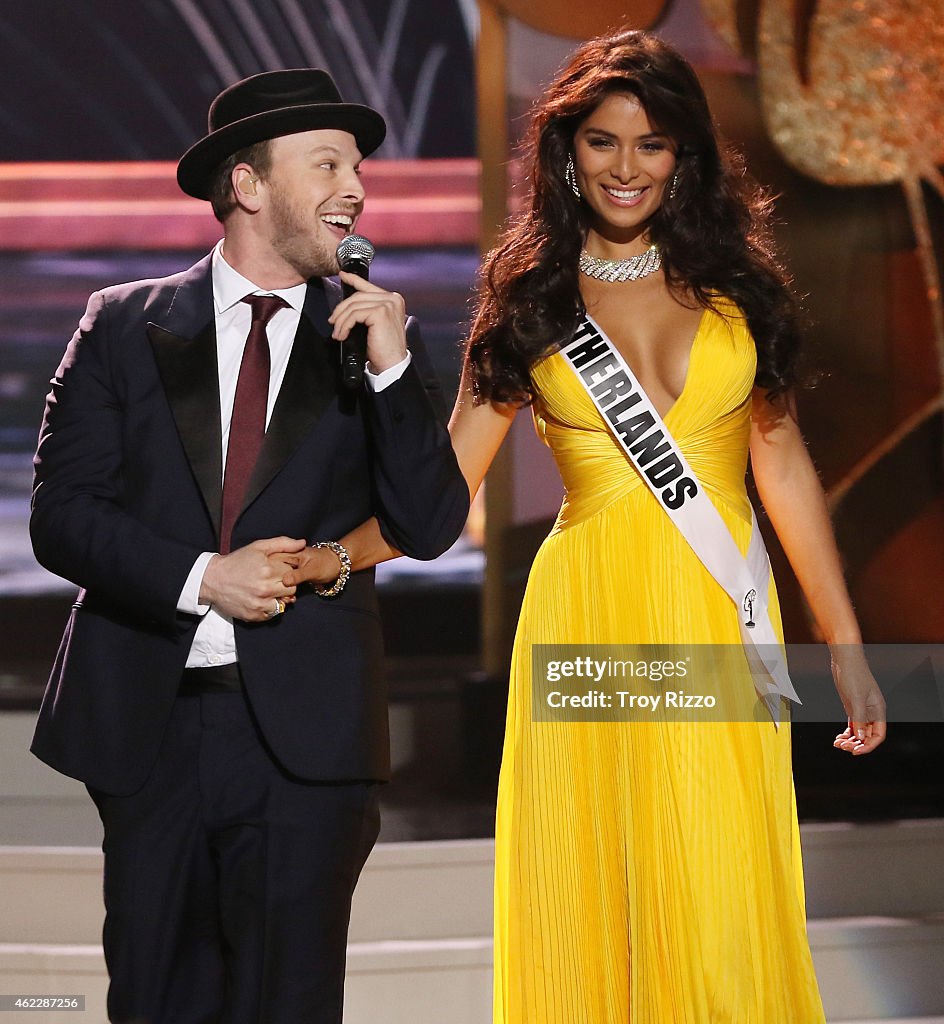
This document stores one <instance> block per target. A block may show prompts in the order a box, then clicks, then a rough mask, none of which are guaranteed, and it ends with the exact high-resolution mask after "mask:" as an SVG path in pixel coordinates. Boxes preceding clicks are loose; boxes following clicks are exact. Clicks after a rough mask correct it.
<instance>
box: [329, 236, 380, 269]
mask: <svg viewBox="0 0 944 1024" xmlns="http://www.w3.org/2000/svg"><path fill="white" fill-rule="evenodd" d="M337 256H338V264H339V265H340V267H341V269H342V270H343V269H345V268H346V267H347V266H348V264H350V263H362V264H363V265H364V266H366V267H369V266H370V261H371V260H372V259H373V258H374V247H373V246H372V245H371V244H370V242H369V241H368V240H367V239H366V238H365V237H364V236H363V235H345V236H344V238H342V239H341V243H340V245H339V246H338V253H337Z"/></svg>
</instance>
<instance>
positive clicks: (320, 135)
mask: <svg viewBox="0 0 944 1024" xmlns="http://www.w3.org/2000/svg"><path fill="white" fill-rule="evenodd" d="M360 162H361V153H360V150H359V149H358V148H357V143H356V142H355V141H354V136H353V135H351V134H350V133H349V132H345V131H340V130H339V129H333V128H331V129H320V130H318V131H310V132H299V133H298V134H297V135H285V136H282V137H281V138H277V139H273V140H272V148H271V169H270V171H269V174H268V176H267V178H266V181H265V189H266V195H267V199H268V202H267V204H266V212H267V214H268V227H269V233H270V234H269V243H270V245H271V246H272V249H273V250H274V251H275V252H276V253H278V255H279V256H281V257H282V259H283V260H285V262H286V263H288V264H289V265H290V266H291V267H292V268H293V269H294V270H295V271H297V273H298V274H299V275H300V276H301V277H302V278H304V279H306V280H307V279H308V278H310V277H324V276H325V275H329V274H336V273H337V272H338V261H337V257H336V255H335V254H336V250H337V247H338V243H339V242H340V241H341V239H342V238H344V236H345V235H349V234H350V233H351V232H352V231H353V230H354V225H355V224H356V222H357V218H358V217H359V216H360V214H361V211H362V210H363V207H364V189H363V186H362V185H361V181H360V177H359V175H360Z"/></svg>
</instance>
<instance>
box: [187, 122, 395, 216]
mask: <svg viewBox="0 0 944 1024" xmlns="http://www.w3.org/2000/svg"><path fill="white" fill-rule="evenodd" d="M320 128H336V129H338V130H340V131H344V132H350V133H351V135H353V136H354V138H355V140H356V142H357V148H358V149H359V150H360V151H361V156H369V155H370V154H371V153H373V152H374V150H375V149H376V148H377V147H378V146H379V145H380V144H381V142H383V140H384V136H385V135H386V134H387V126H386V124H385V123H384V119H383V118H382V117H381V116H380V114H378V113H377V111H376V110H372V109H371V108H370V107H365V106H362V105H361V104H359V103H306V104H302V105H300V106H296V107H283V108H281V109H280V110H266V111H263V112H262V113H259V114H253V115H252V116H251V117H246V118H243V119H242V120H241V121H234V122H233V123H232V124H228V125H226V126H225V127H223V128H219V129H218V130H217V131H215V132H211V133H210V134H209V135H207V136H205V137H204V138H202V139H201V140H200V141H199V142H196V143H194V145H192V146H191V147H190V149H188V150H187V152H186V153H184V155H183V156H182V157H181V158H180V161H179V163H178V164H177V183H178V184H179V185H180V187H181V188H182V189H183V190H184V192H186V193H187V195H189V196H194V197H195V198H196V199H209V186H210V180H211V178H212V176H213V172H214V171H215V170H216V168H217V167H218V166H219V165H220V164H221V163H222V162H223V161H224V160H225V159H226V158H227V157H228V156H231V155H232V154H233V153H236V152H237V151H238V150H240V149H245V147H246V146H253V145H255V144H256V143H257V142H263V141H264V140H266V139H276V138H279V137H280V136H282V135H295V134H296V133H298V132H308V131H315V130H317V129H320Z"/></svg>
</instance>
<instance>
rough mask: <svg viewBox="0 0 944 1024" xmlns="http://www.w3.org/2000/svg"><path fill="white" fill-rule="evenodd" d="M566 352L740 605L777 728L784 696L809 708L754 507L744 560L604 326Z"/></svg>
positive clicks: (587, 329) (585, 325) (583, 334)
mask: <svg viewBox="0 0 944 1024" xmlns="http://www.w3.org/2000/svg"><path fill="white" fill-rule="evenodd" d="M561 354H562V355H563V356H564V358H565V359H566V360H567V362H568V363H569V364H570V367H571V368H572V369H573V371H574V373H575V374H576V375H577V379H578V380H579V381H580V383H581V384H582V385H583V387H584V389H585V390H586V392H587V394H588V395H589V396H590V399H591V401H592V402H593V404H594V405H595V406H596V407H597V409H598V410H599V412H600V415H601V416H602V417H603V419H604V421H605V423H606V425H607V426H608V427H609V428H610V431H611V432H612V434H613V436H614V437H615V438H616V441H617V443H618V444H619V446H620V447H621V448H622V449H623V451H624V452H625V453H626V455H627V456H628V457H629V459H630V460H631V461H632V463H633V465H634V466H635V467H636V469H637V470H638V471H639V475H640V476H641V477H642V478H643V480H644V481H645V482H646V485H647V486H648V487H649V489H650V491H652V493H653V494H654V495H655V497H656V498H657V499H658V501H659V504H660V505H661V506H662V508H663V509H665V511H666V514H667V515H668V516H669V518H670V519H671V520H672V522H673V523H674V524H675V526H676V527H677V528H678V530H679V531H680V532H681V534H682V536H683V537H684V538H685V540H686V541H687V542H688V544H689V546H690V547H691V549H692V550H693V551H694V552H695V554H696V555H697V556H698V558H699V559H700V560H701V562H702V564H703V565H704V566H705V568H706V569H707V570H708V572H710V573H711V575H712V576H713V577H714V578H715V579H716V580H717V581H718V583H719V584H720V585H721V587H722V588H723V589H724V591H725V592H726V593H727V595H728V596H729V597H730V598H731V600H732V601H733V602H734V604H735V607H736V608H737V609H738V612H739V617H738V624H739V626H740V631H741V643H742V644H743V646H744V653H745V655H746V657H747V662H748V665H749V667H750V670H751V675H752V677H753V679H754V687H755V689H756V690H757V693H758V695H759V696H760V698H761V700H763V701H764V704H765V705H766V706H767V709H768V711H769V712H770V716H771V718H772V719H773V721H774V725H777V724H778V723H779V721H780V697H781V696H783V697H787V698H788V699H789V700H793V701H796V702H797V703H798V704H799V703H802V702H801V701H800V698H799V697H798V696H797V694H796V691H795V690H794V688H793V684H792V683H791V682H790V676H789V675H788V674H787V666H786V662H785V660H784V658H783V655H782V649H781V644H780V640H779V639H778V637H777V634H776V633H775V632H774V627H773V624H772V623H771V621H770V615H769V613H768V610H767V588H768V585H769V582H770V560H769V558H768V557H767V549H766V548H765V547H764V540H763V538H762V537H761V533H760V529H759V527H758V525H757V518H756V516H755V515H754V509H753V507H752V508H751V540H750V546H749V548H748V551H747V557H746V558H745V556H743V555H742V554H741V552H740V549H739V548H738V546H737V544H736V543H735V541H734V538H733V537H732V536H731V532H730V531H729V530H728V527H727V526H726V525H725V522H724V520H723V519H722V518H721V514H720V513H719V512H718V510H717V509H716V508H715V506H714V505H713V504H712V503H711V499H710V498H709V497H708V495H707V494H706V493H705V490H704V488H703V487H702V485H701V483H700V482H699V480H698V478H697V477H696V476H695V474H694V472H693V471H692V468H691V466H689V464H688V462H687V460H686V458H685V456H684V455H683V454H682V452H681V450H680V449H679V446H678V444H676V442H675V439H674V438H673V437H672V435H671V434H670V433H669V431H668V428H667V427H666V425H665V424H664V423H663V422H662V417H661V416H660V415H659V413H658V412H656V409H655V406H653V404H652V402H651V401H650V399H649V396H648V395H647V394H646V392H645V391H644V390H643V389H642V387H641V386H640V384H639V381H638V380H637V379H636V377H635V375H634V374H633V371H632V370H631V369H630V368H629V366H628V365H627V363H626V361H625V360H624V359H623V357H622V356H621V355H620V354H619V352H618V351H617V350H616V346H615V345H614V344H613V343H612V342H611V341H610V339H609V338H608V337H607V336H606V334H604V332H603V330H602V328H601V327H600V326H599V324H597V323H596V322H595V321H594V320H593V319H592V318H591V317H590V316H589V315H588V314H586V313H585V314H584V317H583V319H582V320H581V322H580V324H579V326H578V327H577V332H576V334H575V335H574V338H573V340H572V341H570V342H568V343H567V344H566V345H565V346H564V347H563V348H562V349H561Z"/></svg>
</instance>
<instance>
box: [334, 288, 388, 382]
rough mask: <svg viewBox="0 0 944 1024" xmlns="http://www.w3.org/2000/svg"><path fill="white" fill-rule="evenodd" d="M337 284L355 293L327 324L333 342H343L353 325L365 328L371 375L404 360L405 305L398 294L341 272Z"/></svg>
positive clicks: (342, 302) (342, 304)
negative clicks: (331, 329) (343, 285)
mask: <svg viewBox="0 0 944 1024" xmlns="http://www.w3.org/2000/svg"><path fill="white" fill-rule="evenodd" d="M339 276H340V278H341V280H342V281H343V282H344V283H345V284H346V285H349V286H350V287H351V288H354V289H355V292H354V294H353V295H349V296H348V297H347V298H346V299H344V300H342V301H341V302H339V303H338V304H337V306H335V307H334V312H333V313H332V314H331V316H329V317H328V323H330V324H332V325H333V327H334V330H333V331H332V333H331V336H332V337H333V338H336V339H337V340H338V341H344V340H345V339H346V338H347V336H348V335H349V334H350V333H351V328H352V327H353V326H354V325H355V324H364V325H365V326H366V328H367V360H368V362H369V363H370V369H371V372H373V373H383V371H384V370H389V369H390V367H391V366H396V365H397V363H400V362H402V361H403V360H404V359H405V358H406V353H407V347H406V329H405V326H404V325H405V321H406V304H405V303H404V301H403V296H402V295H400V294H399V293H398V292H387V291H384V289H383V288H378V287H377V285H375V284H371V283H370V282H369V281H365V280H364V279H363V278H362V277H358V276H357V274H348V273H347V272H346V271H343V270H342V271H341V273H340V275H339Z"/></svg>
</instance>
